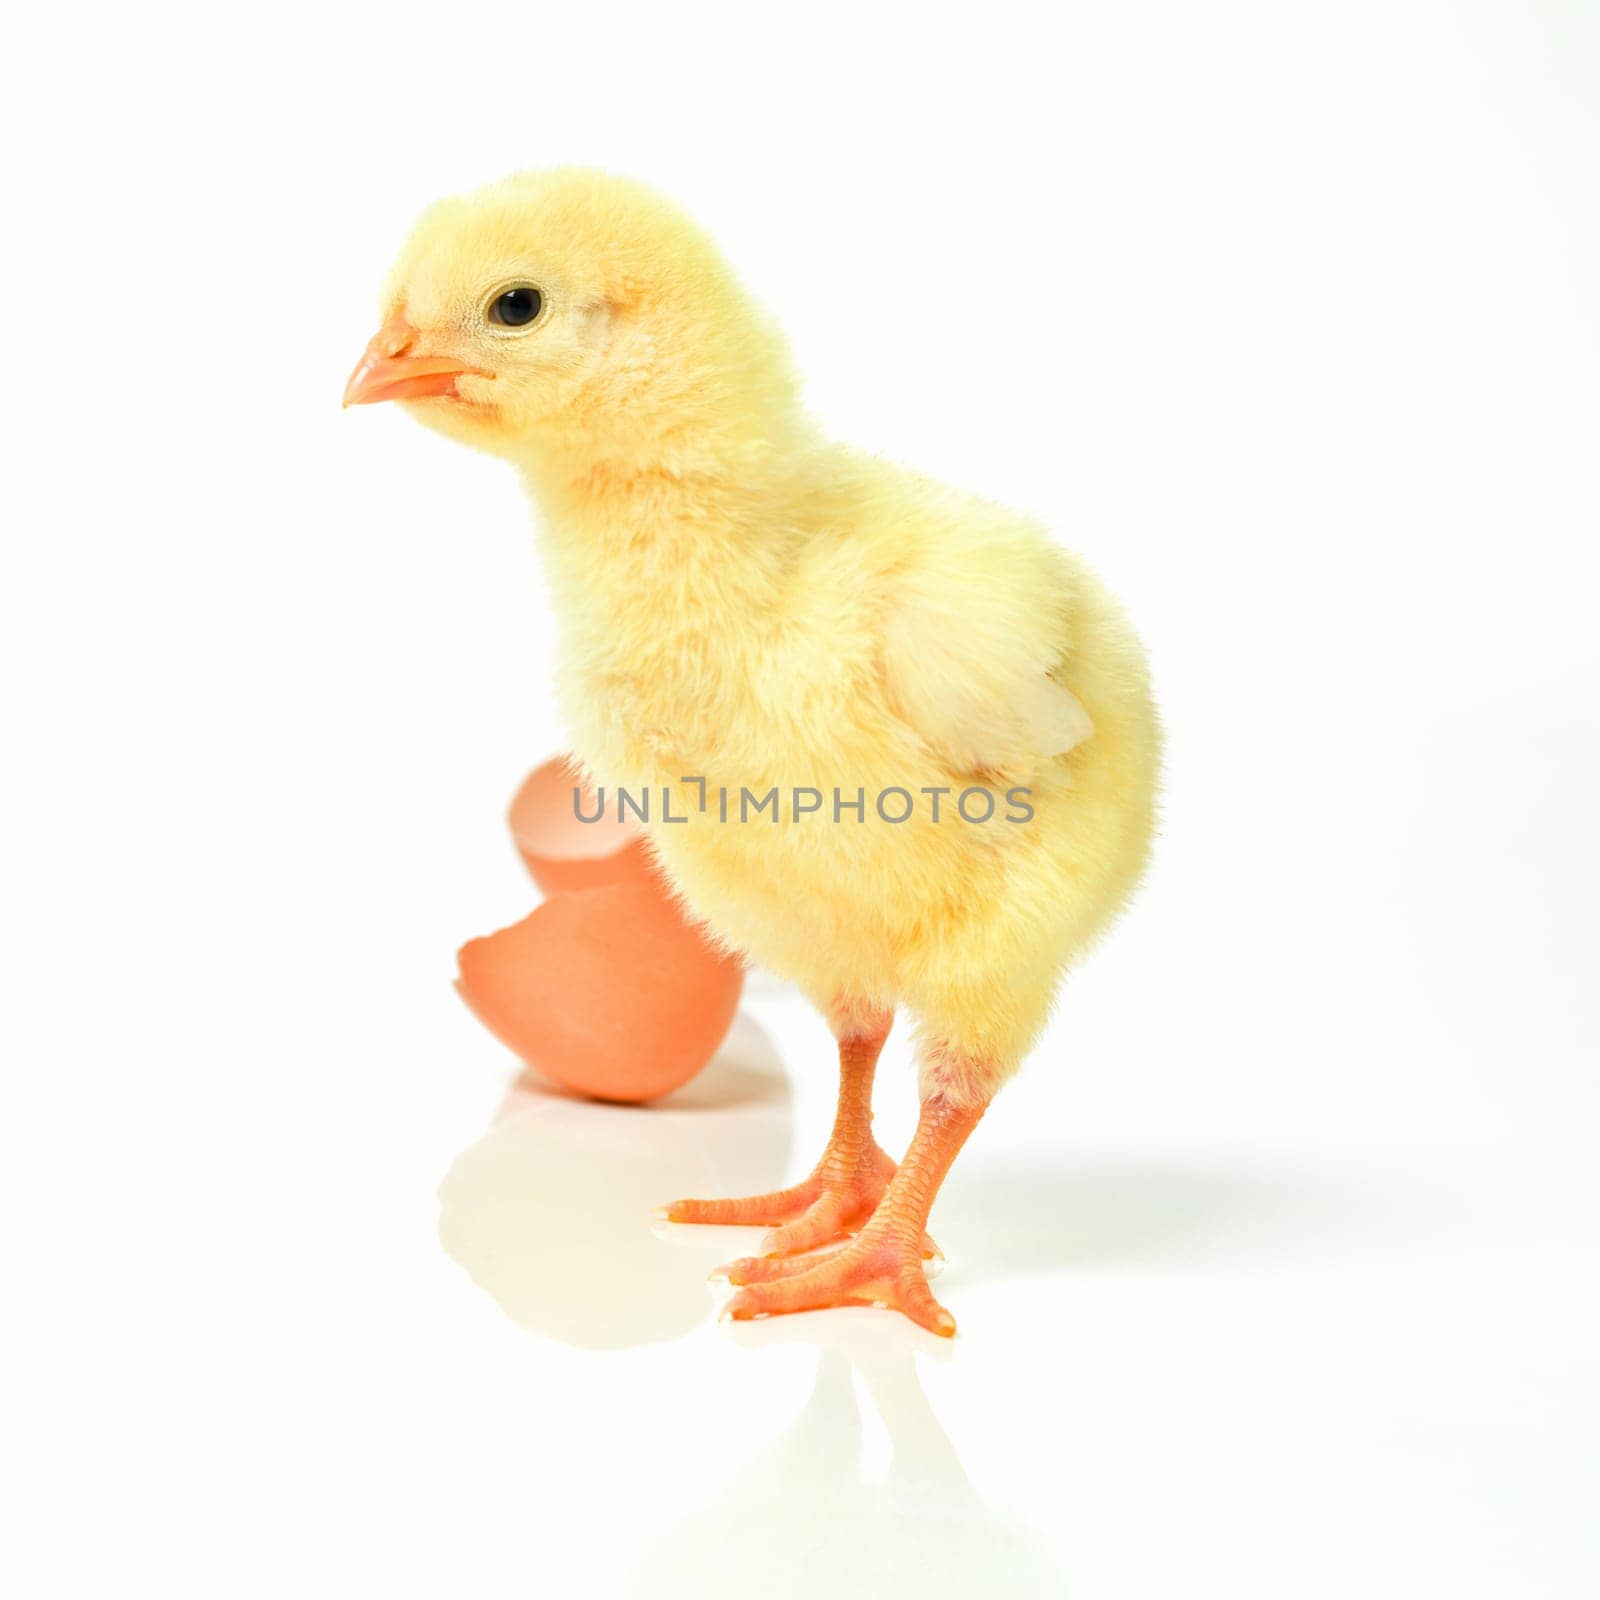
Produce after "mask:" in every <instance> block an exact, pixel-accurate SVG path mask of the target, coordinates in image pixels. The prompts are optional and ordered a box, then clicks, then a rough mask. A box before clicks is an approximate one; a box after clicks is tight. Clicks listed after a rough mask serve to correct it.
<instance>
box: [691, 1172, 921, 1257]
mask: <svg viewBox="0 0 1600 1600" xmlns="http://www.w3.org/2000/svg"><path fill="white" fill-rule="evenodd" d="M894 1172H895V1167H894V1162H893V1161H891V1160H890V1159H889V1157H888V1155H887V1154H886V1153H885V1152H884V1150H883V1149H882V1147H881V1146H879V1145H878V1144H877V1143H876V1142H875V1141H869V1142H868V1144H867V1147H866V1148H865V1149H864V1150H860V1151H845V1150H840V1149H838V1148H836V1147H834V1146H830V1147H829V1149H828V1152H827V1154H826V1155H824V1156H823V1158H822V1160H821V1161H820V1162H819V1163H818V1165H817V1169H816V1171H815V1172H813V1173H812V1174H811V1176H810V1177H809V1178H807V1179H806V1180H805V1182H804V1183H797V1184H796V1185H795V1186H794V1187H793V1188H792V1189H777V1190H774V1191H773V1192H772V1193H771V1194H757V1195H751V1196H749V1197H748V1198H747V1199H743V1200H674V1201H673V1202H672V1204H671V1205H670V1206H668V1207H667V1221H669V1222H715V1223H728V1224H743V1225H745V1226H747V1227H749V1226H760V1225H765V1226H767V1227H770V1228H772V1232H771V1233H769V1234H768V1235H767V1236H766V1238H765V1239H763V1240H762V1241H761V1248H762V1250H763V1251H764V1252H765V1253H766V1254H767V1255H769V1256H790V1255H795V1254H796V1253H798V1252H799V1251H802V1250H815V1249H816V1248H817V1246H818V1245H824V1244H828V1243H830V1242H832V1241H833V1240H836V1239H842V1238H845V1237H846V1236H848V1235H849V1234H852V1233H855V1232H856V1231H857V1230H858V1229H859V1228H861V1227H862V1226H863V1224H865V1222H866V1221H867V1219H868V1218H869V1217H870V1216H871V1215H872V1213H873V1212H874V1211H876V1210H877V1208H878V1202H879V1201H880V1200H881V1199H882V1198H883V1192H884V1190H885V1189H887V1188H888V1187H889V1180H890V1179H891V1178H892V1177H893V1176H894ZM922 1243H923V1253H924V1255H927V1256H933V1255H936V1254H937V1253H938V1251H937V1248H936V1247H935V1245H934V1243H933V1240H931V1239H930V1238H928V1237H927V1235H926V1234H924V1235H923V1241H922ZM734 1265H735V1266H739V1265H743V1263H742V1262H736V1263H734ZM723 1271H724V1274H725V1275H730V1274H731V1272H732V1268H731V1267H730V1268H724V1269H723Z"/></svg>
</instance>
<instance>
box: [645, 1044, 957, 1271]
mask: <svg viewBox="0 0 1600 1600" xmlns="http://www.w3.org/2000/svg"><path fill="white" fill-rule="evenodd" d="M893 1020H894V1017H893V1014H892V1013H891V1012H873V1013H869V1014H867V1015H866V1016H865V1017H860V1016H857V1017H856V1018H854V1019H853V1020H852V1021H848V1022H844V1023H841V1024H840V1038H839V1109H838V1113H837V1114H836V1116H835V1117H834V1123H833V1132H832V1134H831V1135H830V1136H829V1139H828V1147H827V1149H826V1150H824V1151H823V1153H822V1159H821V1160H820V1161H819V1162H818V1163H817V1165H816V1167H815V1168H814V1169H813V1171H812V1173H811V1176H810V1177H809V1178H807V1179H806V1180H805V1182H804V1183H798V1184H796V1185H795V1186H794V1188H792V1189H779V1190H776V1191H774V1192H773V1193H772V1194H758V1195H752V1196H750V1197H749V1198H748V1199H743V1200H675V1201H674V1202H673V1203H672V1204H671V1205H670V1206H668V1207H667V1208H666V1215H667V1220H668V1221H669V1222H723V1223H743V1224H745V1225H750V1224H755V1223H763V1224H768V1225H774V1226H773V1231H772V1232H771V1233H769V1234H768V1235H767V1237H766V1238H765V1239H764V1240H763V1241H762V1246H763V1249H764V1250H766V1251H767V1252H768V1253H770V1254H773V1255H790V1254H793V1253H794V1252H796V1251H801V1250H812V1249H815V1248H816V1247H817V1246H818V1245H821V1244H827V1243H828V1242H829V1241H830V1240H833V1239H838V1238H841V1237H843V1236H844V1235H846V1234H849V1233H851V1232H853V1231H854V1230H855V1229H856V1228H858V1227H860V1226H861V1225H862V1224H863V1223H864V1222H865V1221H866V1220H867V1219H868V1218H869V1217H870V1216H872V1214H873V1212H874V1209H875V1208H876V1206H877V1204H878V1201H879V1200H880V1199H881V1198H882V1197H883V1194H884V1191H885V1190H886V1189H887V1188H888V1187H889V1180H890V1179H891V1178H892V1177H893V1176H894V1162H893V1161H892V1160H890V1158H889V1157H888V1155H886V1154H885V1152H884V1151H883V1149H882V1147H881V1146H880V1145H879V1144H878V1141H877V1140H876V1139H874V1138H873V1137H872V1077H873V1073H874V1071H875V1070H876V1069H877V1065H878V1056H879V1054H880V1053H881V1052H882V1050H883V1043H884V1040H885V1039H887V1038H888V1037H889V1028H890V1025H891V1024H892V1022H893ZM929 1253H930V1254H931V1253H932V1247H931V1244H930V1246H929Z"/></svg>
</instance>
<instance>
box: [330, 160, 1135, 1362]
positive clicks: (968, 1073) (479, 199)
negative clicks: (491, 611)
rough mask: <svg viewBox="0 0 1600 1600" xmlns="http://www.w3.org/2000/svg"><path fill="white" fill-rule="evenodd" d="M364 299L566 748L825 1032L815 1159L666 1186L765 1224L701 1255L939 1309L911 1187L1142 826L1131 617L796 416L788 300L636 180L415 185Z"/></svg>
mask: <svg viewBox="0 0 1600 1600" xmlns="http://www.w3.org/2000/svg"><path fill="white" fill-rule="evenodd" d="M382 315H383V328H382V331H381V332H380V333H379V334H378V335H377V337H376V338H375V339H374V340H373V341H372V344H371V345H370V346H369V347H368V351H367V355H366V357H365V358H364V359H363V361H362V363H361V365H360V366H358V368H357V369H356V372H355V374H354V375H353V376H352V378H351V381H350V387H349V389H348V391H347V393H346V401H347V403H355V402H362V401H370V400H381V399H391V398H393V399H398V400H400V401H402V402H403V403H404V404H405V405H406V407H407V408H408V409H409V410H410V411H411V412H412V413H413V414H414V415H415V416H416V417H417V418H418V420H420V421H422V422H424V423H426V424H428V425H429V426H430V427H433V428H437V429H438V430H440V431H441V432H443V433H447V434H449V435H451V436H452V437H454V438H456V439H459V440H461V441H463V442H465V443H467V444H472V445H476V446H478V447H479V448H481V449H484V450H487V451H490V452H491V453H493V454H495V455H498V456H502V457H505V458H508V459H509V460H510V461H512V462H513V463H515V465H516V467H517V468H518V470H519V472H520V473H521V476H522V479H523V481H524V483H525V484H526V486H527V489H528V492H529V494H530V496H531V497H532V499H533V501H534V504H535V506H536V508H537V510H538V512H539V523H540V526H541V530H542V543H543V553H544V557H545V562H546V566H547V569H548V573H549V579H550V583H551V585H552V589H553V592H554V600H555V604H556V610H557V613H558V615H559V617H560V619H561V624H562V638H561V661H562V668H561V675H562V680H563V684H562V687H563V700H564V707H565V711H566V714H567V717H568V721H569V724H570V729H571V733H572V737H573V741H574V746H575V749H576V750H577V752H578V753H579V755H580V756H581V757H582V759H583V760H584V761H585V762H586V763H587V765H588V768H589V770H590V774H591V776H592V778H593V781H594V782H595V783H596V784H597V785H599V786H603V787H604V788H605V790H606V792H607V794H608V795H612V796H615V795H616V793H617V791H618V789H619V788H620V789H622V790H625V791H627V793H628V794H629V796H630V797H631V798H632V799H633V800H634V801H635V803H636V804H637V803H639V802H640V801H642V800H643V799H644V798H645V797H647V796H648V799H649V803H650V806H651V812H650V819H649V825H650V834H651V839H652V843H653V845H654V848H655V851H656V853H657V856H658V858H659V861H660V863H661V865H662V867H663V868H664V869H665V871H666V872H667V874H668V875H669V876H670V878H671V881H672V882H673V884H674V885H676V887H677V889H678V891H679V892H680V893H681V895H682V896H683V898H684V900H685V901H686V902H687V904H688V905H689V906H690V907H691V908H692V910H693V911H694V912H695V913H697V914H698V915H699V916H700V917H701V918H703V919H704V921H705V922H706V924H707V925H708V926H709V927H710V929H711V930H712V931H713V932H714V933H715V934H716V936H717V937H718V938H720V939H721V940H723V941H725V942H726V943H727V944H728V945H730V946H732V947H734V948H736V949H738V950H740V951H743V952H746V953H747V954H748V955H749V956H750V958H751V959H753V960H755V961H757V962H760V963H762V964H763V965H765V966H767V967H769V968H770V969H771V970H772V971H774V972H776V973H779V974H781V975H782V976H784V977H786V978H789V979H792V980H793V981H794V982H795V983H796V984H798V985H799V987H800V988H801V989H802V990H803V991H804V992H805V993H806V994H807V995H808V996H809V997H810V998H811V1000H812V1001H814V1002H815V1004H816V1005H817V1006H818V1007H820V1008H821V1010H822V1011H823V1013H824V1014H825V1015H826V1017H827V1018H828V1020H829V1022H830V1024H831V1025H832V1028H833V1030H834V1033H835V1035H836V1036H837V1038H838V1041H839V1057H840V1069H841V1070H840V1078H841V1084H840V1096H839V1110H838V1117H837V1121H836V1123H835V1126H834V1130H833V1134H832V1137H831V1138H830V1140H829V1142H828V1146H827V1150H826V1152H825V1153H824V1155H823V1158H822V1160H821V1161H820V1162H819V1163H818V1165H817V1167H816V1169H815V1170H814V1172H813V1173H812V1174H811V1176H810V1177H809V1178H808V1179H807V1180H806V1181H805V1182H804V1183H802V1184H799V1185H798V1186H796V1187H795V1188H793V1189H787V1190H782V1191H778V1192H775V1193H772V1194H767V1195H760V1196H756V1197H754V1198H751V1199H745V1200H681V1201H678V1202H676V1203H675V1204H674V1205H672V1206H671V1207H670V1208H669V1211H668V1215H669V1216H670V1217H671V1218H672V1219H674V1220H676V1221H684V1222H728V1223H762V1224H767V1225H772V1226H774V1227H775V1230H776V1231H775V1232H773V1233H771V1234H770V1235H769V1236H768V1238H767V1249H768V1251H769V1252H770V1253H769V1254H767V1255H764V1256H760V1257H753V1258H749V1259H746V1260H742V1261H738V1262H735V1263H733V1264H732V1265H731V1266H730V1267H729V1268H728V1269H727V1271H728V1276H729V1278H730V1280H731V1281H732V1282H733V1283H734V1284H736V1285H740V1286H742V1287H741V1289H740V1292H739V1293H738V1294H736V1295H735V1296H734V1298H733V1300H732V1301H731V1302H730V1308H729V1309H730V1310H731V1313H732V1315H734V1316H735V1317H741V1318H742V1317H753V1316H761V1315H766V1314H769V1313H774V1312H782V1311H795V1310H802V1309H809V1308H814V1307H821V1306H831V1305H841V1304H854V1303H859V1302H862V1301H878V1302H881V1303H884V1304H889V1305H892V1306H895V1307H897V1308H899V1309H900V1310H902V1311H904V1312H905V1313H906V1314H907V1315H909V1316H910V1317H911V1318H912V1319H913V1320H914V1321H916V1322H918V1323H920V1324H921V1325H922V1326H924V1327H926V1328H929V1329H931V1330H932V1331H934V1332H936V1333H942V1334H949V1333H953V1332H954V1330H955V1322H954V1319H953V1318H952V1317H951V1316H950V1315H949V1313H948V1312H947V1311H946V1310H945V1309H944V1308H943V1307H942V1306H940V1305H939V1304H938V1302H937V1301H935V1299H934V1298H933V1295H932V1293H931V1292H930V1290H929V1288H928V1286H927V1282H926V1279H925V1275H924V1272H923V1267H922V1261H923V1258H924V1254H925V1251H926V1249H927V1248H928V1246H927V1240H926V1234H925V1232H924V1228H925V1225H926V1222H927V1217H928V1212H929V1208H930V1206H931V1205H932V1202H933V1198H934V1195H935V1192H936V1191H937V1189H938V1187H939V1185H940V1183H941V1181H942V1180H943V1177H944V1175H945V1172H946V1171H947V1170H948V1168H949V1166H950V1163H951V1161H952V1160H953V1159H954V1157H955V1155H956V1153H957V1152H958V1151H959V1149H960V1148H961V1145H962V1144H963V1142H964V1141H965V1140H966V1138H967V1136H968V1134H969V1133H970V1132H971V1131H972V1129H973V1127H974V1126H975V1125H976V1123H977V1121H978V1119H979V1118H980V1116H981V1115H982V1114H983V1112H984V1109H985V1108H986V1107H987V1105H988V1104H989V1101H990V1099H991V1097H992V1096H993V1095H994V1093H995V1091H996V1090H997V1089H998V1088H999V1087H1000V1085H1001V1084H1002V1083H1004V1082H1005V1080H1006V1079H1007V1078H1008V1077H1010V1076H1011V1074H1012V1073H1013V1072H1015V1071H1016V1070H1017V1067H1018V1065H1019V1063H1020V1062H1021V1061H1022V1058H1023V1056H1024V1055H1025V1054H1026V1053H1027V1051H1028V1049H1029V1048H1030V1046H1031V1045H1032V1043H1033V1042H1034V1040H1035V1038H1036V1037H1037V1035H1038V1033H1039V1031H1040V1029H1041V1027H1042V1026H1043V1024H1044V1021H1045V1018H1046V1015H1047V1013H1048V1011H1049V1008H1050V1005H1051V1001H1052V997H1053V995H1054V993H1055V990H1056V987H1057V984H1058V982H1059V980H1060V977H1061V974H1062V973H1063V971H1064V970H1065V969H1066V968H1067V967H1068V966H1069V965H1070V964H1071V963H1072V962H1073V961H1074V960H1076V959H1077V958H1078V957H1079V956H1081V955H1082V954H1083V953H1084V951H1085V950H1086V949H1087V948H1088V947H1089V945H1090V944H1091V942H1092V941H1093V940H1094V938H1095V937H1096V935H1097V934H1099V933H1100V932H1101V930H1102V929H1103V928H1105V926H1106V925H1107V923H1108V922H1109V920H1110V919H1111V918H1112V916H1113V915H1114V914H1115V913H1116V912H1117V911H1118V909H1119V908H1120V907H1121V906H1122V905H1123V904H1124V902H1125V901H1126V900H1127V898H1128V896H1129V894H1130V892H1131V890H1132V889H1133V887H1134V884H1135V882H1136V880H1137V879H1138V877H1139V874H1140V871H1141V870H1142V868H1143V865H1144V862H1145V857H1146V853H1147V849H1148V845H1149V840H1150V833H1151V824H1152V812H1153V797H1154V791H1155V786H1156V778H1157V767H1158V757H1159V733H1158V727H1157V721H1156V716H1155V713H1154V710H1153V708H1152V704H1151V698H1150V692H1149V685H1148V678H1147V673H1146V668H1145V660H1144V655H1143V652H1142V650H1141V648H1140V645H1139V642H1138V640H1137V639H1136V637H1135V636H1134V634H1133V632H1132V631H1131V630H1130V628H1129V626H1128V624H1127V622H1126V621H1125V620H1124V618H1123V615H1122V613H1121V611H1120V610H1119V609H1118V608H1117V606H1116V604H1115V602H1114V601H1112V599H1111V598H1110V597H1109V596H1108V595H1107V594H1106V592H1105V590H1104V589H1103V588H1102V587H1101V585H1100V584H1099V583H1098V582H1097V581H1096V579H1095V578H1094V577H1093V576H1092V575H1091V574H1090V573H1089V572H1088V571H1087V570H1086V569H1085V568H1084V567H1083V565H1082V564H1081V563H1080V562H1079V561H1078V560H1077V559H1076V558H1075V557H1073V556H1071V555H1069V554H1067V553H1066V552H1065V551H1063V550H1062V549H1060V548H1059V547H1058V546H1057V545H1055V544H1054V543H1052V542H1051V541H1050V539H1049V538H1048V537H1047V536H1046V534H1045V533H1044V531H1043V530H1042V529H1041V528H1040V527H1038V526H1037V525H1036V524H1035V523H1033V522H1032V521H1030V520H1029V519H1027V518H1026V517H1023V516H1020V515H1018V514H1017V513H1015V512H1012V511H1008V510H1005V509H1003V508H1001V507H999V506H995V505H992V504H989V503H988V502H986V501H983V500H980V499H977V498H975V497H974V496H971V495H968V494H963V493H961V492H960V491H958V490H955V489H952V488H948V487H946V486H945V485H943V484H941V483H937V482H934V481H933V480H931V479H928V478H925V477H921V476H919V475H918V474H916V473H913V472H909V471H907V470H905V469H904V468H901V467H898V466H894V465H891V464H889V463H887V462H883V461H879V460H876V459H873V458H871V457H868V456H865V455H862V454H859V453H857V452H856V451H853V450H851V449H849V448H847V447H845V446H843V445H839V444H836V443H833V442H831V441H829V440H827V439H825V438H823V437H822V435H821V434H820V433H819V432H818V430H817V428H816V427H815V425H814V424H813V423H812V421H811V420H810V419H809V418H808V417H807V416H806V415H805V413H804V412H803V410H802V409H801V407H800V404H799V401H798V399H797V387H796V381H795V377H794V374H793V371H792V369H791V366H790V362H789V358H788V354H787V351H786V349H785V345H784V342H783V339H782V337H781V336H780V334H779V333H778V331H777V330H776V329H775V328H774V326H773V325H772V323H771V322H770V321H769V320H768V319H767V318H766V316H764V315H763V313H762V312H761V311H760V310H759V309H758V308H757V307H756V306H755V305H754V304H753V303H752V302H751V300H750V299H749V297H748V296H747V294H746V293H745V291H744V290H743V288H742V287H741V286H740V284H739V282H738V280H737V279H736V278H735V276H734V274H733V273H732V271H731V270H730V269H729V267H728V266H727V264H726V263H725V262H724V261H723V260H722V258H721V256H720V255H719V254H718V253H717V251H716V249H715V248H714V247H713V246H712V244H711V243H710V242H709V240H708V239H707V238H706V237H705V236H704V235H703V234H702V233H701V232H700V231H699V230H698V229H697V228H696V227H695V226H694V225H693V224H692V223H691V222H690V221H689V220H687V219H686V218H685V217H684V216H683V214H682V213H681V212H680V211H678V210H677V209H676V208H674V207H673V206H672V205H670V204H669V203H668V202H667V201H665V200H663V199H662V198H661V197H660V196H658V195H657V194H655V193H654V192H652V191H651V190H649V189H648V188H645V187H644V186H642V185H640V184H637V183H633V182H629V181H624V180H621V179H618V178H614V177H611V176H608V175H605V174H601V173H596V172H589V171H581V170H568V169H563V170H558V171H550V172H532V173H523V174H519V175H517V176H515V177H512V178H509V179H507V180H506V181H504V182H502V183H498V184H494V185H491V186H490V187H488V188H485V189H482V190H480V191H478V192H476V193H474V194H470V195H466V196H464V197H461V198H457V199H451V200H446V201H443V202H441V203H440V204H438V205H436V206H434V207H433V208H432V209H431V210H430V211H428V212H427V213H426V214H425V215H424V216H423V217H422V219H421V221H420V222H419V223H418V225H417V227H416V230H415V232H414V233H413V234H412V236H411V239H410V241H409V242H408V243H407V244H406V246H405V248H404V250H403V251H402V253H401V256H400V259H399V261H398V263H397V264H396V266H395V268H394V270H393V272H392V274H391V276H390V278H389V282H388V285H387V288H386V289H385V291H384V296H383V304H382ZM773 790H776V791H777V795H776V800H775V801H774V799H773V797H772V795H771V791H773ZM902 816H904V820H897V819H899V818H901V817H902ZM900 1006H904V1007H905V1008H906V1010H907V1011H908V1012H909V1013H910V1015H911V1016H912V1018H913V1019H914V1020H915V1024H916V1030H917V1035H916V1037H917V1052H918V1060H919V1063H920V1088H921V1095H922V1110H921V1117H920V1120H919V1123H918V1127H917V1132H916V1135H915V1137H914V1138H913V1140H912V1143H911V1146H910V1149H909V1150H908V1152H907V1154H906V1157H905V1160H904V1161H903V1162H902V1164H901V1165H900V1166H899V1168H898V1170H897V1169H896V1167H895V1164H894V1163H893V1162H892V1161H891V1160H890V1158H889V1157H888V1156H887V1155H886V1154H885V1153H884V1152H883V1150H882V1149H881V1148H880V1147H879V1146H878V1144H877V1143H876V1141H875V1140H874V1139H873V1137H872V1132H871V1117H872V1112H871V1090H872V1076H873V1070H874V1067H875V1065H876V1062H877V1058H878V1054H879V1051H880V1050H881V1049H882V1046H883V1042H884V1040H885V1038H886V1037H887V1034H888V1031H889V1027H890V1023H891V1019H892V1017H893V1014H894V1011H895V1009H896V1008H897V1007H900ZM640 1048H641V1049H648V1048H649V1042H648V1041H647V1040H641V1041H640ZM824 1245H831V1246H832V1248H831V1249H829V1250H827V1251H826V1252H825V1253H817V1252H818V1248H819V1247H821V1246H824Z"/></svg>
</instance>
